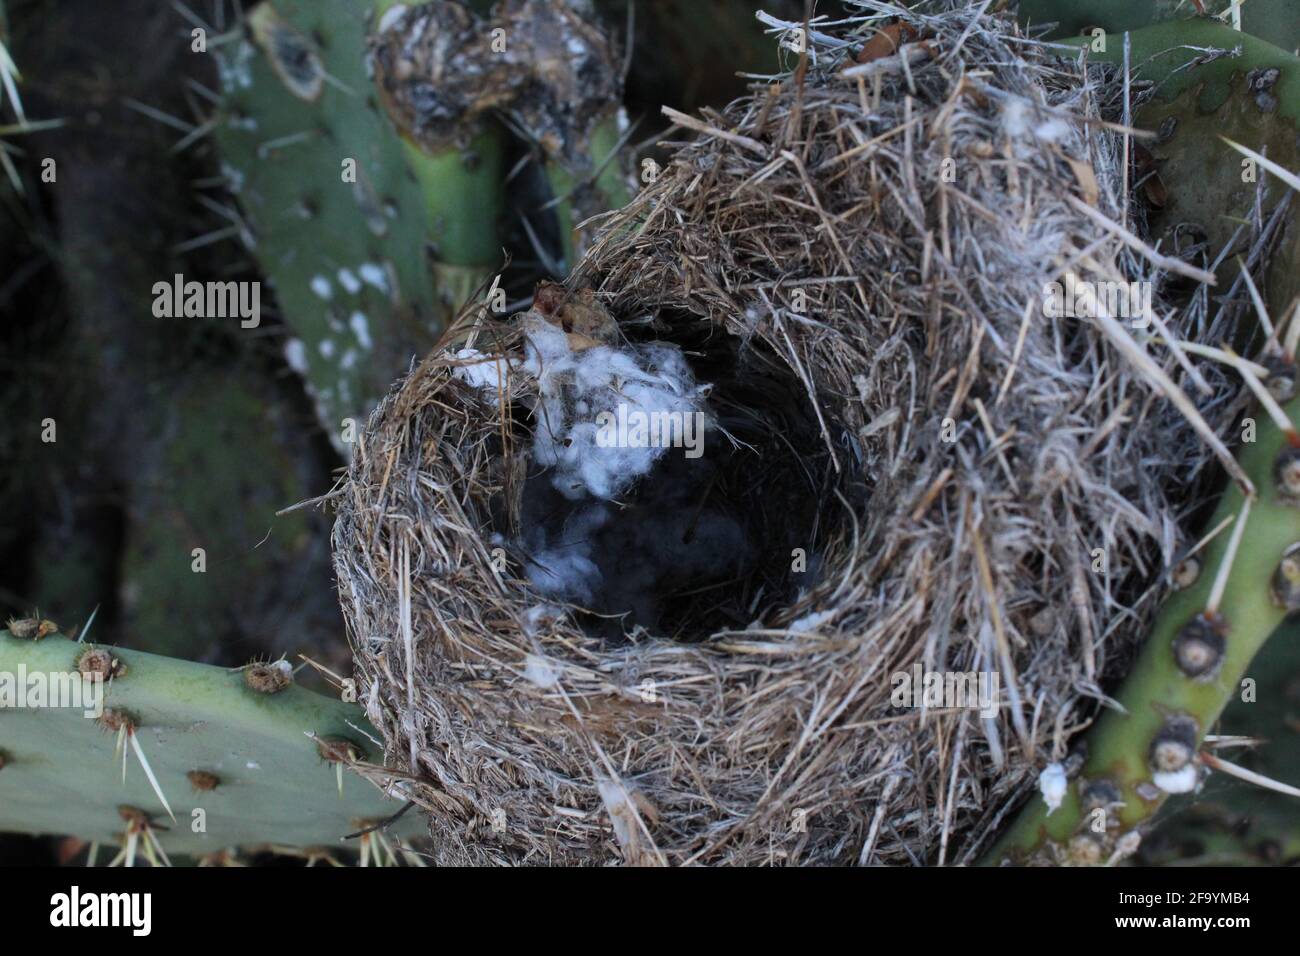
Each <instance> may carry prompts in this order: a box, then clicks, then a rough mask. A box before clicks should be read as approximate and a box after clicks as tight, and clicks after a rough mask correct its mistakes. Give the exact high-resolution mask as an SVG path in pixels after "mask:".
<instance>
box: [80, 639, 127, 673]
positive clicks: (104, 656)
mask: <svg viewBox="0 0 1300 956" xmlns="http://www.w3.org/2000/svg"><path fill="white" fill-rule="evenodd" d="M77 670H78V671H79V672H81V673H82V674H85V675H86V676H88V677H93V676H98V677H99V678H100V679H101V680H109V679H111V678H118V677H122V676H124V675H125V674H126V665H125V664H123V663H122V662H121V661H120V660H118V659H117V658H116V657H114V656H113V655H112V653H110V652H109V651H108V650H107V649H106V648H103V647H91V648H88V649H87V650H86V651H85V653H83V654H82V655H81V656H80V657H78V658H77Z"/></svg>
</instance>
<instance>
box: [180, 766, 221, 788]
mask: <svg viewBox="0 0 1300 956" xmlns="http://www.w3.org/2000/svg"><path fill="white" fill-rule="evenodd" d="M185 778H186V779H187V780H189V782H190V786H191V787H193V788H194V789H195V790H197V791H199V792H200V793H205V792H207V791H209V790H215V789H217V786H218V785H219V784H220V783H221V778H220V777H218V776H217V775H216V774H215V773H209V772H208V771H207V770H191V771H190V772H189V773H187V774H186V775H185Z"/></svg>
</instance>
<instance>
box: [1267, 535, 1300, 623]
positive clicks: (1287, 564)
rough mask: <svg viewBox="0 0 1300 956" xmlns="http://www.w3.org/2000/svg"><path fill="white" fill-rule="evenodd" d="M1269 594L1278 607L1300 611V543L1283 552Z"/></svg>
mask: <svg viewBox="0 0 1300 956" xmlns="http://www.w3.org/2000/svg"><path fill="white" fill-rule="evenodd" d="M1269 592H1270V594H1271V595H1272V597H1273V603H1274V604H1276V605H1277V606H1278V607H1284V608H1286V609H1287V610H1288V611H1300V541H1297V542H1296V543H1295V544H1293V545H1291V546H1290V547H1289V548H1287V549H1286V551H1284V552H1282V560H1281V561H1279V562H1278V565H1277V570H1276V571H1274V572H1273V580H1272V584H1271V587H1270V588H1269Z"/></svg>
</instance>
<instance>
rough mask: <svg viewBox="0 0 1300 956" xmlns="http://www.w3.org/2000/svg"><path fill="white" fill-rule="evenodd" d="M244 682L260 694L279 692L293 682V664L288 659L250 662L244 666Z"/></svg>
mask: <svg viewBox="0 0 1300 956" xmlns="http://www.w3.org/2000/svg"><path fill="white" fill-rule="evenodd" d="M244 683H245V684H247V685H248V686H249V687H250V688H252V689H253V690H255V691H257V692H258V693H259V694H278V693H280V691H282V690H284V689H285V688H286V687H288V686H289V685H290V684H292V683H293V666H292V665H291V664H290V663H289V662H288V661H273V662H272V663H270V664H250V665H249V666H248V667H246V668H244Z"/></svg>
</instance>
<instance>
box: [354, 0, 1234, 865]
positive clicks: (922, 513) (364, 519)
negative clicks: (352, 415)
mask: <svg viewBox="0 0 1300 956" xmlns="http://www.w3.org/2000/svg"><path fill="white" fill-rule="evenodd" d="M861 6H862V7H863V11H862V13H861V15H860V16H858V17H854V18H851V19H848V20H844V21H840V22H838V23H836V24H834V25H823V26H821V27H820V28H818V29H815V30H813V31H811V32H809V33H807V34H806V39H807V44H806V52H804V53H802V55H798V54H795V53H791V54H790V56H791V61H792V62H791V65H792V67H793V69H792V71H791V72H790V73H789V74H786V75H784V76H781V77H777V78H774V79H773V81H772V82H771V83H770V84H762V85H760V86H759V87H758V88H756V90H755V92H754V93H753V94H752V95H750V96H749V97H747V98H744V99H742V100H740V101H738V102H735V103H733V104H732V105H731V106H730V107H728V108H727V109H726V110H725V111H723V112H721V113H709V114H706V115H705V116H704V117H703V118H700V119H694V118H688V117H684V116H681V115H680V114H677V115H675V116H674V119H675V121H676V122H677V123H678V125H679V126H680V127H683V128H687V129H689V130H690V131H691V132H692V133H693V134H694V138H693V140H692V141H690V142H686V143H684V144H680V145H678V146H677V147H676V149H675V152H674V154H673V158H672V160H671V162H670V163H669V164H668V165H667V166H666V167H665V168H664V169H663V170H661V171H660V173H659V175H658V176H657V177H655V178H654V181H653V182H651V183H648V184H646V185H645V186H644V187H643V188H642V190H641V191H640V193H639V195H638V196H637V198H636V199H635V200H634V201H633V202H632V203H631V204H630V205H629V206H628V207H627V208H625V209H623V210H621V211H619V212H618V213H617V214H612V215H611V217H610V219H609V221H608V222H607V223H606V224H605V226H604V228H603V230H602V232H601V235H600V238H599V239H598V240H597V241H596V242H595V243H594V245H593V247H592V249H591V250H590V252H589V253H588V254H587V256H586V257H585V258H584V260H583V261H582V262H581V263H580V265H579V267H578V268H577V269H576V270H575V272H574V274H573V275H572V276H571V277H570V279H569V280H568V282H567V283H566V284H565V285H564V286H543V287H542V288H540V289H539V291H538V294H537V296H536V298H535V301H534V304H533V307H532V308H531V309H530V311H529V312H527V313H525V314H522V315H519V316H514V317H512V318H510V319H501V318H498V317H494V316H490V315H486V314H485V313H484V310H481V309H479V310H476V311H475V314H472V315H468V314H467V315H466V316H465V317H464V318H463V320H462V321H461V322H459V323H458V324H457V326H456V327H455V328H454V329H452V330H450V331H449V332H448V334H447V336H446V339H445V341H444V343H443V344H442V347H440V349H439V350H438V351H437V352H436V353H435V354H433V355H430V356H429V357H428V358H426V359H425V360H424V361H422V362H421V363H419V364H418V365H417V366H416V367H414V368H413V370H412V371H411V373H410V374H409V375H407V376H406V378H404V379H403V380H402V381H400V382H399V383H398V384H397V385H396V386H395V388H394V389H393V391H392V392H391V394H390V395H389V396H388V398H387V399H386V400H385V401H384V402H383V403H382V405H381V406H380V407H379V408H378V409H377V410H376V411H375V412H374V414H373V415H372V417H371V418H370V421H369V424H368V426H367V427H366V429H365V430H364V433H363V434H362V435H361V437H360V438H359V440H358V442H357V444H356V448H355V454H354V458H353V461H352V463H351V466H350V469H349V471H348V474H347V478H346V481H345V483H344V485H343V486H342V487H341V488H339V489H337V491H336V494H335V496H334V500H335V502H336V504H337V507H338V517H337V523H336V526H335V531H334V548H335V560H336V567H337V572H338V580H339V593H340V598H341V601H342V605H343V609H344V613H345V617H346V620H347V624H348V629H349V634H350V639H351V641H352V644H353V648H354V651H355V658H356V671H357V677H358V681H359V685H360V686H359V691H360V695H361V698H362V700H363V701H364V702H365V704H366V707H367V713H368V715H369V717H370V719H371V721H373V723H374V725H375V726H376V727H377V728H378V729H379V730H380V732H381V733H382V735H383V738H384V741H385V743H386V756H387V766H386V767H385V768H382V769H381V768H371V769H370V770H369V771H368V772H369V773H371V774H372V776H373V777H374V778H375V779H376V780H377V781H379V782H381V783H382V784H383V785H384V786H386V787H388V788H390V789H391V791H392V792H394V793H397V794H400V795H403V796H405V797H407V798H409V799H412V800H414V801H416V802H417V803H418V804H419V805H420V806H421V807H423V808H424V809H425V810H427V811H428V815H429V820H430V826H431V833H432V836H433V838H434V845H435V847H436V854H437V856H438V857H439V859H440V860H442V861H443V862H448V863H501V862H505V863H512V862H524V863H571V862H584V863H605V862H611V861H627V862H633V863H667V864H688V863H698V864H713V863H736V864H756V863H772V862H783V863H826V864H830V863H863V864H868V863H870V864H879V863H886V864H906V863H942V862H949V863H951V862H961V861H969V860H971V859H973V858H974V857H975V856H976V855H977V854H978V853H979V851H980V850H981V848H982V847H984V846H987V840H988V838H989V837H990V836H991V835H992V834H993V833H994V832H995V831H996V828H997V826H998V824H999V822H1000V820H1001V819H1002V818H1003V817H1004V816H1005V814H1007V813H1008V812H1009V811H1010V810H1011V809H1012V808H1013V807H1014V805H1015V803H1016V802H1017V801H1018V800H1020V799H1023V797H1024V796H1025V794H1026V791H1027V789H1028V788H1029V787H1030V786H1031V785H1032V781H1033V780H1034V779H1035V777H1036V775H1037V773H1038V772H1039V771H1040V770H1041V768H1042V767H1043V765H1044V764H1045V763H1046V762H1048V761H1051V760H1059V759H1062V758H1063V757H1065V755H1066V754H1067V752H1068V750H1069V745H1070V741H1071V738H1072V737H1073V736H1074V735H1075V734H1076V733H1077V732H1078V731H1079V730H1081V729H1082V728H1083V727H1084V726H1086V724H1087V723H1088V721H1089V720H1090V719H1091V717H1092V716H1093V715H1094V714H1095V712H1096V708H1097V705H1098V702H1099V701H1101V700H1102V699H1103V691H1102V687H1103V685H1104V683H1105V680H1106V678H1107V676H1108V675H1113V674H1114V673H1115V670H1116V668H1117V667H1122V665H1123V663H1124V661H1125V658H1126V654H1127V653H1128V652H1129V651H1130V650H1131V649H1132V647H1133V646H1134V645H1135V644H1136V642H1137V641H1138V640H1140V638H1141V636H1142V635H1143V633H1144V628H1145V626H1146V625H1147V623H1148V622H1149V621H1150V620H1151V618H1152V616H1153V614H1154V611H1155V607H1156V604H1157V602H1158V600H1159V598H1160V596H1161V594H1162V593H1163V589H1164V588H1165V587H1166V584H1165V577H1166V575H1165V573H1164V572H1165V570H1166V568H1168V567H1169V566H1171V564H1172V563H1173V561H1174V559H1175V557H1176V555H1177V554H1178V553H1179V551H1180V549H1182V548H1184V547H1185V546H1186V543H1187V542H1186V539H1185V538H1184V537H1183V531H1184V529H1185V528H1186V526H1187V524H1188V519H1189V517H1190V515H1191V511H1192V509H1193V508H1195V507H1196V506H1197V505H1198V504H1201V503H1203V501H1204V498H1205V496H1206V495H1205V493H1204V485H1205V482H1206V477H1207V475H1209V474H1210V473H1211V472H1212V471H1214V469H1208V468H1205V466H1206V464H1207V463H1208V462H1210V461H1211V460H1212V459H1213V458H1214V457H1215V453H1216V452H1217V453H1218V454H1219V457H1220V458H1224V457H1226V456H1225V453H1224V450H1223V449H1222V446H1221V445H1218V444H1217V443H1216V442H1215V441H1214V440H1212V439H1210V438H1209V437H1208V436H1209V435H1210V434H1211V433H1212V429H1211V428H1210V426H1209V425H1208V424H1207V422H1206V418H1209V419H1212V420H1213V422H1214V423H1215V424H1216V425H1217V424H1219V423H1221V422H1222V421H1223V420H1224V416H1225V415H1226V414H1227V412H1228V411H1229V406H1230V402H1231V400H1232V398H1233V397H1234V396H1235V392H1234V391H1232V390H1231V389H1229V388H1228V387H1227V386H1226V384H1225V382H1224V381H1223V379H1221V378H1215V377H1212V373H1205V374H1201V373H1197V372H1192V371H1191V369H1190V367H1189V366H1187V364H1186V359H1185V358H1184V357H1183V356H1182V355H1181V354H1180V353H1179V352H1178V351H1177V350H1176V346H1173V347H1171V344H1170V343H1174V342H1176V341H1177V340H1179V339H1191V338H1204V337H1207V336H1210V335H1215V334H1217V333H1218V332H1220V331H1222V330H1220V329H1217V328H1210V327H1208V322H1207V319H1206V318H1205V309H1204V308H1197V307H1195V306H1194V305H1193V307H1178V308H1174V307H1171V305H1170V302H1171V297H1172V296H1173V295H1174V294H1175V293H1176V291H1177V290H1176V288H1175V287H1176V285H1177V280H1180V276H1179V275H1178V274H1177V273H1190V274H1196V270H1194V269H1192V268H1191V267H1189V266H1187V265H1186V264H1184V263H1183V262H1181V261H1178V260H1171V259H1167V258H1164V257H1161V256H1159V255H1157V254H1156V253H1154V252H1153V250H1151V249H1150V248H1148V247H1146V246H1145V245H1144V244H1143V242H1142V241H1141V240H1140V239H1139V238H1138V236H1139V235H1140V234H1141V231H1142V230H1141V209H1140V208H1139V207H1138V206H1137V205H1136V203H1130V202H1129V201H1128V200H1127V198H1126V197H1125V195H1124V194H1123V190H1124V183H1125V177H1124V174H1123V160H1122V156H1123V154H1124V153H1123V150H1124V134H1123V133H1122V132H1121V131H1119V130H1118V129H1117V128H1116V127H1115V126H1114V125H1113V124H1111V123H1108V122H1107V121H1106V117H1107V116H1108V115H1118V112H1119V111H1118V108H1117V97H1119V95H1120V94H1119V93H1118V87H1119V84H1116V83H1113V82H1109V81H1108V79H1107V77H1106V76H1104V75H1102V74H1100V73H1098V72H1097V70H1096V68H1090V67H1087V66H1085V65H1084V63H1083V61H1082V57H1081V56H1074V55H1073V54H1071V53H1070V52H1069V51H1064V50H1062V49H1060V48H1057V47H1053V46H1051V45H1049V44H1044V43H1041V42H1038V41H1037V40H1035V39H1033V38H1031V37H1028V36H1026V35H1025V34H1024V33H1022V32H1021V31H1020V30H1019V28H1018V27H1017V26H1016V24H1015V22H1014V21H1013V20H1012V19H1010V18H1008V17H1006V16H1001V15H987V14H984V15H981V14H980V13H979V12H978V10H977V9H966V8H962V7H960V6H959V5H956V4H946V3H940V4H929V5H928V6H922V7H921V9H922V10H928V11H930V12H915V11H913V12H907V13H903V12H901V11H899V10H898V9H897V8H894V7H892V6H890V5H887V4H875V3H864V4H862V5H861ZM984 6H987V4H985V5H984ZM898 16H901V17H902V18H903V19H898ZM779 26H780V25H779V24H778V27H779ZM788 26H789V28H790V29H791V30H793V29H794V28H795V27H796V26H797V25H794V24H791V25H788ZM791 36H797V35H796V34H793V33H792V34H791ZM801 52H802V51H801ZM1071 279H1073V280H1077V283H1078V285H1077V286H1074V287H1073V288H1075V289H1081V288H1085V286H1084V284H1085V283H1095V284H1097V285H1095V286H1091V287H1088V288H1095V289H1097V290H1105V289H1114V288H1117V287H1119V286H1116V285H1115V284H1117V283H1130V282H1138V283H1150V286H1148V288H1152V289H1154V291H1155V294H1154V298H1153V300H1152V301H1153V307H1152V308H1151V309H1150V310H1146V309H1144V308H1139V309H1138V311H1137V313H1136V315H1135V316H1133V317H1130V316H1128V315H1122V314H1119V313H1120V311H1122V310H1121V309H1117V308H1116V301H1117V300H1116V299H1115V298H1114V297H1111V298H1110V299H1109V300H1108V299H1107V296H1106V295H1105V294H1104V293H1101V294H1099V295H1098V297H1097V298H1095V299H1088V298H1086V297H1084V298H1080V299H1079V300H1078V301H1079V302H1080V303H1082V304H1083V305H1086V306H1088V308H1086V309H1083V310H1082V313H1081V314H1071V312H1072V311H1073V310H1071V309H1070V308H1069V307H1068V306H1069V302H1070V301H1072V300H1071V299H1070V297H1069V296H1067V297H1066V298H1067V301H1066V305H1067V307H1066V308H1065V309H1064V310H1061V309H1057V308H1054V307H1053V305H1052V301H1053V300H1052V296H1051V295H1050V294H1047V295H1045V290H1048V289H1051V288H1052V286H1051V283H1053V282H1062V283H1067V285H1066V286H1065V288H1066V290H1067V292H1068V291H1070V289H1071V288H1072V287H1071V286H1069V285H1068V283H1069V282H1070V281H1071ZM1106 284H1109V285H1106ZM1129 288H1131V287H1129ZM1139 288H1140V287H1139ZM1118 301H1119V303H1120V306H1121V307H1122V306H1124V305H1126V304H1130V303H1129V302H1128V300H1127V299H1123V298H1121V299H1120V300H1118ZM1134 301H1135V302H1138V301H1139V300H1134ZM1058 304H1059V302H1058ZM1062 311H1064V313H1065V314H1060V313H1061V312H1062ZM1157 333H1158V335H1159V337H1157ZM1184 373H1187V374H1189V375H1192V376H1194V377H1195V380H1197V381H1198V383H1199V384H1201V385H1202V386H1203V388H1202V390H1201V394H1200V396H1199V397H1198V399H1197V402H1198V405H1199V410H1198V406H1197V405H1194V404H1193V403H1192V402H1191V401H1189V400H1188V399H1187V398H1186V397H1185V396H1184V393H1183V392H1182V391H1181V390H1180V389H1179V387H1178V386H1177V385H1176V384H1175V383H1174V379H1175V378H1177V377H1180V376H1182V375H1183V374H1184ZM633 386H635V388H633ZM638 389H639V391H637V390H638ZM656 396H658V397H659V398H658V399H657V398H656ZM659 399H663V400H664V401H667V402H668V406H671V407H668V406H665V407H668V410H681V411H684V413H685V414H687V415H696V413H698V419H697V420H698V422H699V431H698V433H697V436H696V437H697V438H699V439H700V441H699V442H698V443H697V444H698V445H699V448H698V449H696V451H697V452H698V453H697V454H695V455H694V456H692V455H690V454H689V452H690V451H691V446H690V445H689V444H688V443H687V442H680V443H679V444H682V445H684V446H685V447H681V448H674V447H669V448H662V447H661V448H659V449H658V450H656V451H653V452H647V451H645V450H644V449H643V448H642V447H641V446H637V445H636V444H635V440H634V439H631V438H627V436H626V435H624V436H623V437H624V439H625V440H624V441H623V442H622V443H621V444H619V445H618V446H617V447H615V446H610V445H609V444H608V443H606V444H602V443H601V442H599V441H594V442H593V441H592V440H591V430H592V428H593V427H594V425H593V423H592V422H591V421H589V419H593V418H596V417H598V416H599V412H601V411H606V412H608V411H610V410H612V409H614V408H615V406H616V405H619V404H621V405H623V406H624V407H629V406H630V407H631V408H632V410H633V411H635V410H637V409H644V408H647V407H649V406H652V405H654V403H655V402H656V401H657V400H659ZM674 403H675V404H674ZM1198 433H1199V435H1198ZM1203 438H1204V439H1205V440H1202V439H1203ZM620 456H621V457H620ZM1228 460H1229V461H1230V459H1228ZM1197 488H1200V489H1201V492H1199V493H1198V492H1196V490H1195V489H1197ZM935 675H938V676H937V677H936V676H935ZM963 687H964V688H965V690H966V691H968V693H966V694H965V695H963V694H962V690H963ZM980 691H987V693H986V694H982V693H980Z"/></svg>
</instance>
